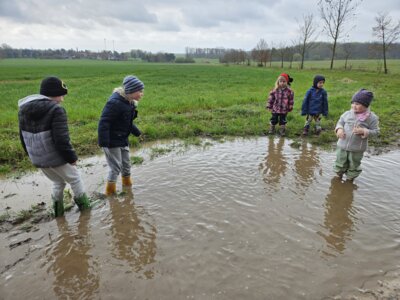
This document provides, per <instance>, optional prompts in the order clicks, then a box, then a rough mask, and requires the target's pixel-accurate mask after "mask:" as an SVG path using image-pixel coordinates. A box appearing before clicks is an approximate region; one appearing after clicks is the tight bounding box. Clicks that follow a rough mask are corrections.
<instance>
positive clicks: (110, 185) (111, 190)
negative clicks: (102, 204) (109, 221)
mask: <svg viewBox="0 0 400 300" xmlns="http://www.w3.org/2000/svg"><path fill="white" fill-rule="evenodd" d="M116 191H117V184H116V183H115V182H112V181H107V183H106V192H105V194H106V196H110V195H114V194H115V193H116Z"/></svg>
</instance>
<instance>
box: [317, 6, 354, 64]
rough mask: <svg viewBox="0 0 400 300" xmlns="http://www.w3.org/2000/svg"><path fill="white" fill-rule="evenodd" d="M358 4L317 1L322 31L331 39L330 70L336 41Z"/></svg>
mask: <svg viewBox="0 0 400 300" xmlns="http://www.w3.org/2000/svg"><path fill="white" fill-rule="evenodd" d="M359 3H360V2H359V1H357V0H319V2H318V5H319V8H320V13H321V17H322V20H323V22H324V29H325V31H326V32H327V34H328V35H329V36H330V37H331V38H332V39H333V46H332V58H331V69H333V61H334V59H335V53H336V45H337V41H338V40H339V39H340V37H341V36H342V34H343V30H344V25H345V23H346V21H347V20H348V19H349V18H350V17H351V16H352V15H353V12H354V11H355V10H356V8H357V6H358V4H359Z"/></svg>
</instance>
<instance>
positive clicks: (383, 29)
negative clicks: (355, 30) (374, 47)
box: [372, 13, 400, 74]
mask: <svg viewBox="0 0 400 300" xmlns="http://www.w3.org/2000/svg"><path fill="white" fill-rule="evenodd" d="M375 21H376V26H374V27H372V30H373V35H374V36H376V37H377V38H379V39H380V40H381V43H382V52H383V53H382V54H383V68H384V70H385V74H387V73H388V69H387V65H386V51H387V50H388V49H389V47H390V46H391V45H392V44H393V43H394V42H395V41H396V40H397V39H398V38H399V36H400V21H398V22H397V25H396V24H392V18H391V17H390V16H389V15H388V14H387V13H378V16H376V17H375Z"/></svg>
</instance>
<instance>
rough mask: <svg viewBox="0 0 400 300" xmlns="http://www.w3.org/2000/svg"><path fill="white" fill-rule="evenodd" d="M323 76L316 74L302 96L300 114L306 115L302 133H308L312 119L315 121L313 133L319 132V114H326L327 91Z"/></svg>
mask: <svg viewBox="0 0 400 300" xmlns="http://www.w3.org/2000/svg"><path fill="white" fill-rule="evenodd" d="M324 83H325V77H324V76H322V75H316V76H315V77H314V81H313V86H312V87H311V88H310V89H309V90H308V91H307V93H306V95H305V96H304V100H303V104H302V106H301V115H302V116H306V124H305V125H304V130H303V135H308V132H309V131H310V125H311V122H312V120H314V121H315V133H316V134H317V135H318V134H320V133H321V130H322V128H321V115H323V116H324V117H326V116H328V93H327V92H326V91H325V89H324V88H323V87H324Z"/></svg>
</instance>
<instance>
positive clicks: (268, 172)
mask: <svg viewBox="0 0 400 300" xmlns="http://www.w3.org/2000/svg"><path fill="white" fill-rule="evenodd" d="M284 143H285V140H284V139H283V138H280V139H278V143H277V144H276V145H275V142H274V139H273V138H271V139H269V140H268V152H267V156H266V157H265V160H264V166H263V167H264V170H263V173H264V174H265V177H264V181H265V182H266V183H268V184H271V183H272V184H273V183H275V184H276V183H278V182H279V179H280V178H281V176H283V175H285V171H286V165H287V162H286V160H285V158H284V157H283V154H282V150H283V146H284Z"/></svg>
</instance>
